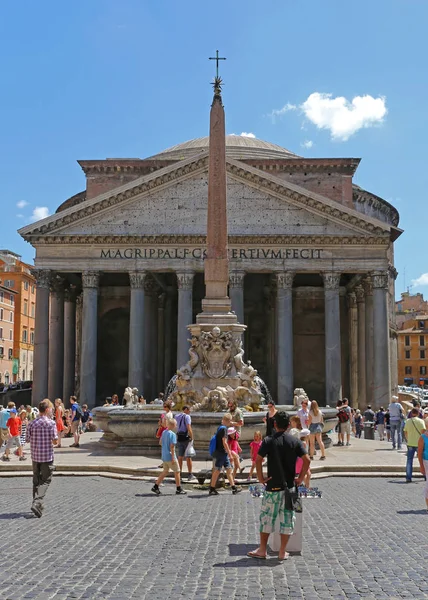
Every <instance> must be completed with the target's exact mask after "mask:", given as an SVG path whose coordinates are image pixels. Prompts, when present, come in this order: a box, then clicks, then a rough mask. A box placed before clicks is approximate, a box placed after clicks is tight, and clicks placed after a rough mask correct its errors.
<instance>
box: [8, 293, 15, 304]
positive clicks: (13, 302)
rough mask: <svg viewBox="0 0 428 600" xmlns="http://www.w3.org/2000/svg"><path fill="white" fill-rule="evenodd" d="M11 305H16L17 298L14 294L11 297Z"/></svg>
mask: <svg viewBox="0 0 428 600" xmlns="http://www.w3.org/2000/svg"><path fill="white" fill-rule="evenodd" d="M9 300H10V305H11V306H13V305H14V304H15V297H14V296H13V294H11V295H10V298H9Z"/></svg>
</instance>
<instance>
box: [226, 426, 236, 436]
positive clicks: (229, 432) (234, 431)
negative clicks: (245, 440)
mask: <svg viewBox="0 0 428 600" xmlns="http://www.w3.org/2000/svg"><path fill="white" fill-rule="evenodd" d="M234 433H236V429H235V428H234V427H229V428H228V430H227V435H233V434H234Z"/></svg>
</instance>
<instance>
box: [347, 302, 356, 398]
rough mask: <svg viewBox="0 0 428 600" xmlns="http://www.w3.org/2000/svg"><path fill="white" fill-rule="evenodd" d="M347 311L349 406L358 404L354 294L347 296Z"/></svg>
mask: <svg viewBox="0 0 428 600" xmlns="http://www.w3.org/2000/svg"><path fill="white" fill-rule="evenodd" d="M348 309H349V356H350V362H351V365H350V366H351V369H350V370H351V386H350V387H351V390H350V391H351V404H352V406H355V407H356V406H357V402H358V316H357V296H356V294H355V292H351V293H349V294H348Z"/></svg>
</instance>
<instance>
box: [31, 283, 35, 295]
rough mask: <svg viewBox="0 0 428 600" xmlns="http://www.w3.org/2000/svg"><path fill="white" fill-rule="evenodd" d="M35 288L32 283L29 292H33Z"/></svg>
mask: <svg viewBox="0 0 428 600" xmlns="http://www.w3.org/2000/svg"><path fill="white" fill-rule="evenodd" d="M35 289H36V288H35V287H34V285H32V286H31V293H32V294H34V290H35Z"/></svg>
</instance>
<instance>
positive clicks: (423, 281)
mask: <svg viewBox="0 0 428 600" xmlns="http://www.w3.org/2000/svg"><path fill="white" fill-rule="evenodd" d="M412 285H413V286H415V287H419V286H420V285H428V273H422V275H421V276H420V277H418V278H417V279H412Z"/></svg>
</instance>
